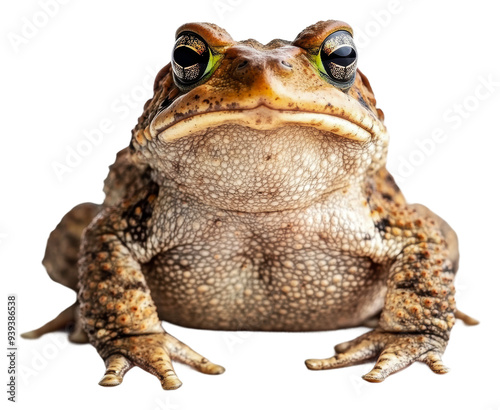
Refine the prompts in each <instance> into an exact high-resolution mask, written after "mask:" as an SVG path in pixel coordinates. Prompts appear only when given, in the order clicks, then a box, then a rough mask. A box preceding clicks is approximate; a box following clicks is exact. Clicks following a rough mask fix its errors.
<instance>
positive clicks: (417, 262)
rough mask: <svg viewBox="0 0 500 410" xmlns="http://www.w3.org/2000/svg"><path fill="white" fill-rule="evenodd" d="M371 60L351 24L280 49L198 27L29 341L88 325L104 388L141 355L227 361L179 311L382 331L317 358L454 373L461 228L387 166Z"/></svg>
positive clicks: (221, 325)
mask: <svg viewBox="0 0 500 410" xmlns="http://www.w3.org/2000/svg"><path fill="white" fill-rule="evenodd" d="M357 57H358V54H357V50H356V46H355V43H354V40H353V35H352V29H351V27H350V26H349V25H347V24H345V23H343V22H340V21H322V22H318V23H317V24H315V25H312V26H310V27H308V28H306V29H305V30H303V31H302V32H301V33H300V34H299V35H298V36H297V37H296V38H295V40H294V41H292V42H290V41H284V40H273V41H271V42H270V43H268V44H266V45H263V44H261V43H259V42H257V41H255V40H246V41H241V42H238V41H234V40H233V39H232V38H231V36H230V35H229V34H228V33H227V32H226V31H225V30H223V29H221V28H219V27H217V26H216V25H213V24H207V23H203V24H200V23H191V24H185V25H183V26H182V27H180V28H179V29H178V30H177V33H176V42H175V45H174V48H173V52H172V59H171V63H170V64H168V65H167V66H165V67H164V68H163V69H162V70H161V71H160V72H159V73H158V76H157V78H156V80H155V83H154V95H153V97H152V98H151V99H150V100H149V101H147V102H146V104H145V107H144V112H143V114H142V115H141V117H140V118H139V120H138V124H137V125H136V127H135V128H134V130H133V132H132V140H131V142H130V145H129V147H128V148H125V149H124V150H122V151H120V152H119V153H118V155H117V158H116V162H115V163H114V164H113V165H112V166H111V167H110V172H109V175H108V177H107V179H106V180H105V186H104V191H105V194H106V198H105V200H104V203H103V204H102V205H97V204H91V203H84V204H81V205H78V206H76V207H75V208H73V209H72V210H71V211H70V212H69V213H68V214H67V215H66V216H64V218H63V219H62V221H61V223H60V224H59V225H58V226H57V227H56V229H55V230H54V232H52V234H51V235H50V237H49V240H48V245H47V250H46V254H45V258H44V261H43V264H44V265H45V267H46V269H47V271H48V273H49V275H50V277H51V278H52V279H54V280H55V281H57V282H60V283H61V284H63V285H66V286H68V287H70V288H71V289H74V290H75V291H76V292H77V302H76V303H75V304H74V305H73V306H70V307H69V308H67V309H66V310H65V311H63V312H62V313H61V314H60V315H59V316H58V317H57V318H56V319H54V320H53V321H51V322H49V323H47V324H46V325H45V326H43V327H42V328H40V329H37V330H35V331H32V332H28V333H27V334H25V336H26V337H38V336H40V335H42V334H44V333H47V332H50V331H54V330H57V329H60V328H64V327H66V326H67V325H68V324H69V323H71V322H74V326H73V330H72V332H71V334H70V339H71V340H73V341H76V342H90V343H91V344H92V345H93V346H94V347H95V348H96V349H97V351H98V353H99V354H100V356H101V357H102V359H103V360H104V362H105V366H106V371H105V374H104V377H103V378H102V380H101V381H100V384H101V385H103V386H115V385H118V384H120V383H121V382H122V380H123V377H124V375H125V373H126V372H127V371H128V370H129V369H130V368H132V367H133V366H139V367H141V368H142V369H144V370H146V371H148V372H150V373H152V374H154V375H156V376H157V377H158V379H159V380H160V382H161V385H162V387H163V388H164V389H176V388H178V387H179V386H180V385H181V382H180V380H179V379H178V377H177V375H176V373H175V371H174V368H173V366H172V362H173V361H180V362H183V363H186V364H188V365H189V366H191V367H193V368H194V369H196V370H198V371H201V372H203V373H207V374H220V373H222V372H223V371H224V368H223V367H221V366H219V365H217V364H214V363H212V362H210V361H209V360H208V359H206V358H205V357H203V356H201V355H200V354H198V353H197V352H195V351H194V350H192V349H191V348H190V347H188V346H187V345H186V344H184V343H183V342H181V341H179V340H177V339H176V338H175V337H174V336H173V335H170V334H169V333H167V332H166V331H165V330H164V329H163V327H162V321H167V322H170V323H174V324H177V325H181V326H187V327H192V328H199V329H220V330H253V331H288V332H303V331H318V330H332V329H341V328H347V327H353V326H370V327H372V330H370V331H369V332H368V333H365V334H363V335H362V336H360V337H358V338H356V339H354V340H352V341H349V342H346V343H341V344H339V345H337V346H336V347H335V351H336V354H335V355H334V356H332V357H330V358H327V359H310V360H307V361H306V365H307V367H308V368H309V369H312V370H322V369H332V368H338V367H345V366H351V365H356V364H359V363H363V362H366V361H370V360H373V361H376V364H375V366H374V367H373V369H372V370H371V371H370V372H369V373H368V374H366V375H364V376H363V378H364V379H365V380H367V381H370V382H380V381H383V380H384V379H385V378H386V377H388V376H389V375H390V374H392V373H394V372H396V371H398V370H400V369H402V368H404V367H407V366H408V365H410V364H412V363H413V362H416V361H419V362H423V363H426V364H427V365H428V366H429V367H430V369H431V370H432V371H434V372H435V373H439V374H441V373H446V372H447V368H446V367H445V366H444V364H443V362H442V359H441V356H442V354H443V352H444V351H445V348H446V345H447V343H448V340H449V336H450V331H451V329H452V327H453V325H454V323H455V319H456V318H457V317H458V318H462V319H464V321H465V322H467V323H469V324H472V323H474V320H473V319H472V318H470V317H468V316H466V315H464V314H462V313H460V312H459V311H458V310H457V309H456V305H455V299H454V293H455V289H454V286H453V281H454V277H455V273H456V271H457V268H458V258H459V254H458V246H457V237H456V235H455V233H454V231H453V230H452V229H451V228H450V226H449V225H448V224H447V223H446V222H445V221H444V220H443V219H441V218H440V217H438V216H436V215H435V214H433V213H432V212H431V211H430V210H429V209H427V208H426V207H424V206H422V205H414V204H408V203H407V202H406V201H405V198H404V197H403V194H402V193H401V191H400V190H399V188H398V186H397V185H396V183H395V182H394V179H393V178H392V176H391V175H390V174H389V172H388V171H387V170H386V167H385V164H386V155H387V149H388V133H387V131H386V127H385V126H384V114H383V113H382V111H381V110H380V109H378V108H377V107H376V101H375V98H374V94H373V92H372V88H371V87H370V83H369V82H368V80H367V78H366V77H365V76H364V75H363V74H362V73H361V71H359V70H358V69H357ZM167 329H168V327H167ZM290 337H293V336H290ZM198 344H202V343H198Z"/></svg>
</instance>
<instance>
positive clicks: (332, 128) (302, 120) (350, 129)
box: [150, 105, 371, 142]
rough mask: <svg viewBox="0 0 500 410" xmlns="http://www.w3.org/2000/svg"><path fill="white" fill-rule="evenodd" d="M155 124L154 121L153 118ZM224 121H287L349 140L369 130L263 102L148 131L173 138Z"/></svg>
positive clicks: (268, 125)
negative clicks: (269, 105) (274, 106)
mask: <svg viewBox="0 0 500 410" xmlns="http://www.w3.org/2000/svg"><path fill="white" fill-rule="evenodd" d="M153 124H154V122H153ZM224 124H237V125H242V126H246V127H250V128H253V129H257V130H272V129H277V128H280V127H283V126H286V125H301V126H307V127H313V128H317V129H319V130H322V131H327V132H331V133H333V134H336V135H338V136H341V137H344V138H348V139H350V140H354V141H359V142H366V141H368V140H370V137H371V133H370V131H367V130H366V129H364V128H362V127H360V126H359V125H357V124H355V123H353V122H351V121H349V120H346V119H344V118H341V117H336V116H334V115H329V114H321V113H317V112H304V111H293V110H275V109H271V108H268V107H266V106H263V105H261V106H258V107H256V108H252V109H239V110H221V111H210V112H205V113H201V114H194V115H192V116H187V117H184V118H182V119H179V120H173V121H171V122H170V123H168V124H165V125H163V126H160V127H159V128H157V129H156V130H155V129H154V128H156V127H151V130H150V131H151V135H152V136H153V137H155V136H157V137H158V138H159V139H160V140H162V141H164V142H169V141H173V140H176V139H179V138H181V137H186V136H189V135H191V134H194V133H198V132H200V131H203V130H205V129H207V128H212V127H218V126H221V125H224Z"/></svg>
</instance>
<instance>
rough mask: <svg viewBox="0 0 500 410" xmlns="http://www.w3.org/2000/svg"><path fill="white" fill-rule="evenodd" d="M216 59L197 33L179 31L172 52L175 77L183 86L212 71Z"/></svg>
mask: <svg viewBox="0 0 500 410" xmlns="http://www.w3.org/2000/svg"><path fill="white" fill-rule="evenodd" d="M217 60H218V58H217V56H216V55H214V54H213V53H212V50H211V49H210V47H209V46H208V44H207V43H206V42H205V40H203V39H202V38H201V37H200V36H199V35H198V34H195V33H191V32H184V33H181V34H180V35H179V37H178V38H177V41H176V42H175V46H174V51H173V52H172V69H173V71H174V74H175V79H176V80H177V82H179V83H180V84H181V85H184V86H189V85H194V84H196V83H198V82H199V81H200V80H202V79H204V78H207V76H208V75H209V74H211V73H212V72H213V70H214V68H215V64H216V62H217Z"/></svg>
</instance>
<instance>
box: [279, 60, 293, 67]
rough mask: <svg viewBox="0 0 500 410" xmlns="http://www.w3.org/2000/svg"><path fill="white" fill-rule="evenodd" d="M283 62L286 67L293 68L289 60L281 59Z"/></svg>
mask: <svg viewBox="0 0 500 410" xmlns="http://www.w3.org/2000/svg"><path fill="white" fill-rule="evenodd" d="M281 64H282V65H284V66H285V67H288V68H292V65H291V64H290V63H289V62H288V61H285V60H281Z"/></svg>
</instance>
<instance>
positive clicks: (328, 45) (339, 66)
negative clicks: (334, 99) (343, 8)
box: [316, 30, 358, 89]
mask: <svg viewBox="0 0 500 410" xmlns="http://www.w3.org/2000/svg"><path fill="white" fill-rule="evenodd" d="M357 61H358V57H357V52H356V46H355V45H354V41H353V39H352V36H351V34H350V33H349V32H347V31H345V30H339V31H336V32H334V33H332V34H330V35H329V36H328V37H327V38H326V39H325V41H323V44H322V45H321V48H320V52H319V53H318V55H317V56H316V64H317V66H318V68H319V70H320V72H321V73H322V74H323V75H326V76H328V79H330V80H332V81H333V83H334V85H338V86H339V87H340V88H342V89H345V88H349V87H350V86H351V85H352V84H353V82H354V77H355V75H356V64H357Z"/></svg>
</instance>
